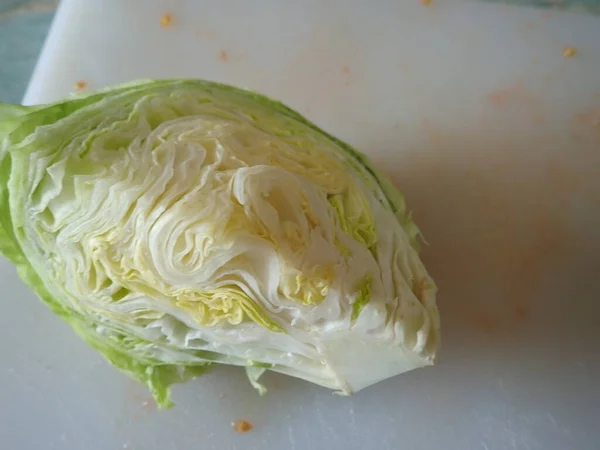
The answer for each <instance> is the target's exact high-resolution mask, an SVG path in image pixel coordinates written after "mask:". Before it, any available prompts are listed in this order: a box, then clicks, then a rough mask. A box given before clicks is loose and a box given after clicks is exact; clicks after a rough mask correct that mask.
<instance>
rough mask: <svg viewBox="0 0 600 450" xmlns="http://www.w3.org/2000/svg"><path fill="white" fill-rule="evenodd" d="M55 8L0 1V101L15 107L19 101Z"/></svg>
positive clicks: (47, 3)
mask: <svg viewBox="0 0 600 450" xmlns="http://www.w3.org/2000/svg"><path fill="white" fill-rule="evenodd" d="M91 1H96V0H91ZM99 1H102V0H99ZM56 4H57V2H56V1H48V0H47V1H43V0H42V1H39V0H38V1H32V0H0V101H3V102H11V103H19V102H20V101H21V99H22V98H23V94H24V93H25V89H26V88H27V83H28V82H29V78H30V76H31V73H32V71H33V68H34V67H35V63H36V61H37V58H38V56H39V54H40V51H41V49H42V45H43V43H44V39H45V37H46V34H47V33H48V28H49V27H50V23H51V22H52V17H53V16H54V12H55V10H56Z"/></svg>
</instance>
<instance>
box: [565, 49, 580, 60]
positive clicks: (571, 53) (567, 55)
mask: <svg viewBox="0 0 600 450" xmlns="http://www.w3.org/2000/svg"><path fill="white" fill-rule="evenodd" d="M576 54H577V50H575V48H574V47H566V48H565V49H564V50H563V56H564V57H565V58H570V57H571V56H575V55H576Z"/></svg>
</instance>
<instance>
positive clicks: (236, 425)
mask: <svg viewBox="0 0 600 450" xmlns="http://www.w3.org/2000/svg"><path fill="white" fill-rule="evenodd" d="M231 426H232V428H233V429H234V430H235V431H237V432H238V433H247V432H248V431H250V430H251V429H252V428H253V426H252V424H251V423H250V422H248V421H247V420H238V421H236V422H233V423H232V424H231Z"/></svg>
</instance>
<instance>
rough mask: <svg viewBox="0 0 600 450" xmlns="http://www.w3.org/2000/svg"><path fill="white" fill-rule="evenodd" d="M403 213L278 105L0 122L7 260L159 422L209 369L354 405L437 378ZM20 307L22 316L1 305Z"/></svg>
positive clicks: (118, 107)
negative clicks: (157, 411) (394, 386)
mask: <svg viewBox="0 0 600 450" xmlns="http://www.w3.org/2000/svg"><path fill="white" fill-rule="evenodd" d="M418 240H419V231H418V229H417V227H416V225H415V224H414V223H413V221H412V220H411V217H410V215H409V214H408V212H407V210H406V207H405V204H404V201H403V198H402V196H401V194H400V193H399V192H398V191H396V189H395V188H394V187H393V186H392V184H391V183H390V182H389V181H388V180H387V179H386V178H385V177H384V176H383V175H382V174H381V173H379V172H378V171H377V170H376V169H375V168H374V167H373V166H372V165H371V163H370V162H369V161H368V160H367V158H366V157H365V156H364V155H362V154H361V153H359V152H357V151H356V150H354V149H353V148H352V147H350V146H349V145H346V144H344V143H343V142H341V141H339V140H338V139H335V138H334V137H332V136H330V135H328V134H327V133H325V132H323V131H322V130H320V129H319V128H317V127H316V126H315V125H313V124H312V123H310V122H308V121H307V120H306V119H305V118H303V117H302V116H301V115H299V114H298V113H296V112H294V111H293V110H291V109H289V108H287V107H286V106H284V105H282V104H281V103H279V102H276V101H273V100H270V99H268V98H266V97H263V96H262V95H258V94H256V93H253V92H250V91H246V90H241V89H237V88H234V87H231V86H225V85H222V84H217V83H213V82H207V81H201V80H161V81H143V82H139V83H133V84H129V85H123V86H117V87H113V88H109V89H106V90H104V91H101V92H98V93H92V94H87V95H84V96H78V97H73V98H71V99H68V100H64V101H60V102H57V103H54V104H48V105H39V106H33V107H23V106H16V105H8V104H0V251H1V252H2V253H3V254H4V256H5V257H6V258H8V259H9V260H11V261H12V262H13V263H14V264H15V266H16V268H17V271H18V273H19V275H20V276H21V278H22V279H23V280H24V282H25V283H27V285H29V286H30V287H31V288H32V289H33V290H34V291H35V292H36V294H37V295H38V296H39V297H40V298H41V299H42V300H43V301H44V302H45V303H46V304H47V305H48V306H49V307H50V308H51V309H52V310H53V311H54V312H55V313H56V314H57V315H59V316H61V317H62V318H63V319H64V320H66V321H67V322H68V323H69V324H70V325H71V326H72V327H73V329H74V330H75V331H76V332H77V333H78V334H79V335H80V336H81V337H82V338H83V339H85V340H86V341H87V342H88V343H89V344H90V345H91V346H92V347H94V348H95V349H97V350H98V351H99V352H101V353H102V354H103V355H104V356H105V357H106V358H107V359H108V360H109V361H110V362H111V363H112V364H113V365H114V366H116V367H117V368H118V369H120V370H122V371H123V372H126V373H127V374H129V375H130V376H132V377H133V378H135V379H137V380H139V381H141V382H143V383H145V384H146V385H147V386H148V387H149V388H150V390H151V391H152V393H153V395H154V396H155V398H156V400H157V402H158V404H159V405H160V406H168V405H169V404H170V400H169V387H170V385H171V384H172V383H175V382H180V381H184V380H186V379H189V378H193V377H196V376H197V375H199V374H201V373H202V372H203V371H204V370H205V369H206V367H207V366H209V365H211V364H215V363H218V364H231V365H237V366H242V367H245V368H246V371H247V373H248V377H249V378H250V381H251V383H252V384H253V385H254V386H255V387H256V388H257V389H258V390H259V392H263V391H264V387H263V386H262V385H261V384H260V383H259V380H258V379H259V377H260V376H261V374H262V373H263V372H264V371H265V370H272V371H276V372H280V373H284V374H288V375H291V376H294V377H298V378H302V379H304V380H308V381H310V382H313V383H316V384H319V385H321V386H325V387H327V388H330V389H333V390H335V391H337V392H339V393H342V394H350V393H352V392H355V391H357V390H359V389H362V388H364V387H366V386H369V385H371V384H373V383H376V382H378V381H380V380H383V379H385V378H388V377H390V376H393V375H396V374H399V373H401V372H405V371H407V370H410V369H413V368H417V367H421V366H425V365H429V364H431V363H432V362H433V361H434V358H435V356H436V353H437V350H438V347H439V317H438V312H437V309H436V304H435V293H436V288H435V285H434V283H433V281H432V280H431V278H430V277H429V275H428V274H427V272H426V270H425V268H424V266H423V264H422V262H421V261H420V259H419V256H418ZM5 301H8V300H5Z"/></svg>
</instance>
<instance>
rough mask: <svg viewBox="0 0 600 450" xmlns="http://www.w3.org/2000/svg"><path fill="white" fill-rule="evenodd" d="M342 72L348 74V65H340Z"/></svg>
mask: <svg viewBox="0 0 600 450" xmlns="http://www.w3.org/2000/svg"><path fill="white" fill-rule="evenodd" d="M342 72H344V73H345V74H349V73H350V67H348V66H344V67H342Z"/></svg>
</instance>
